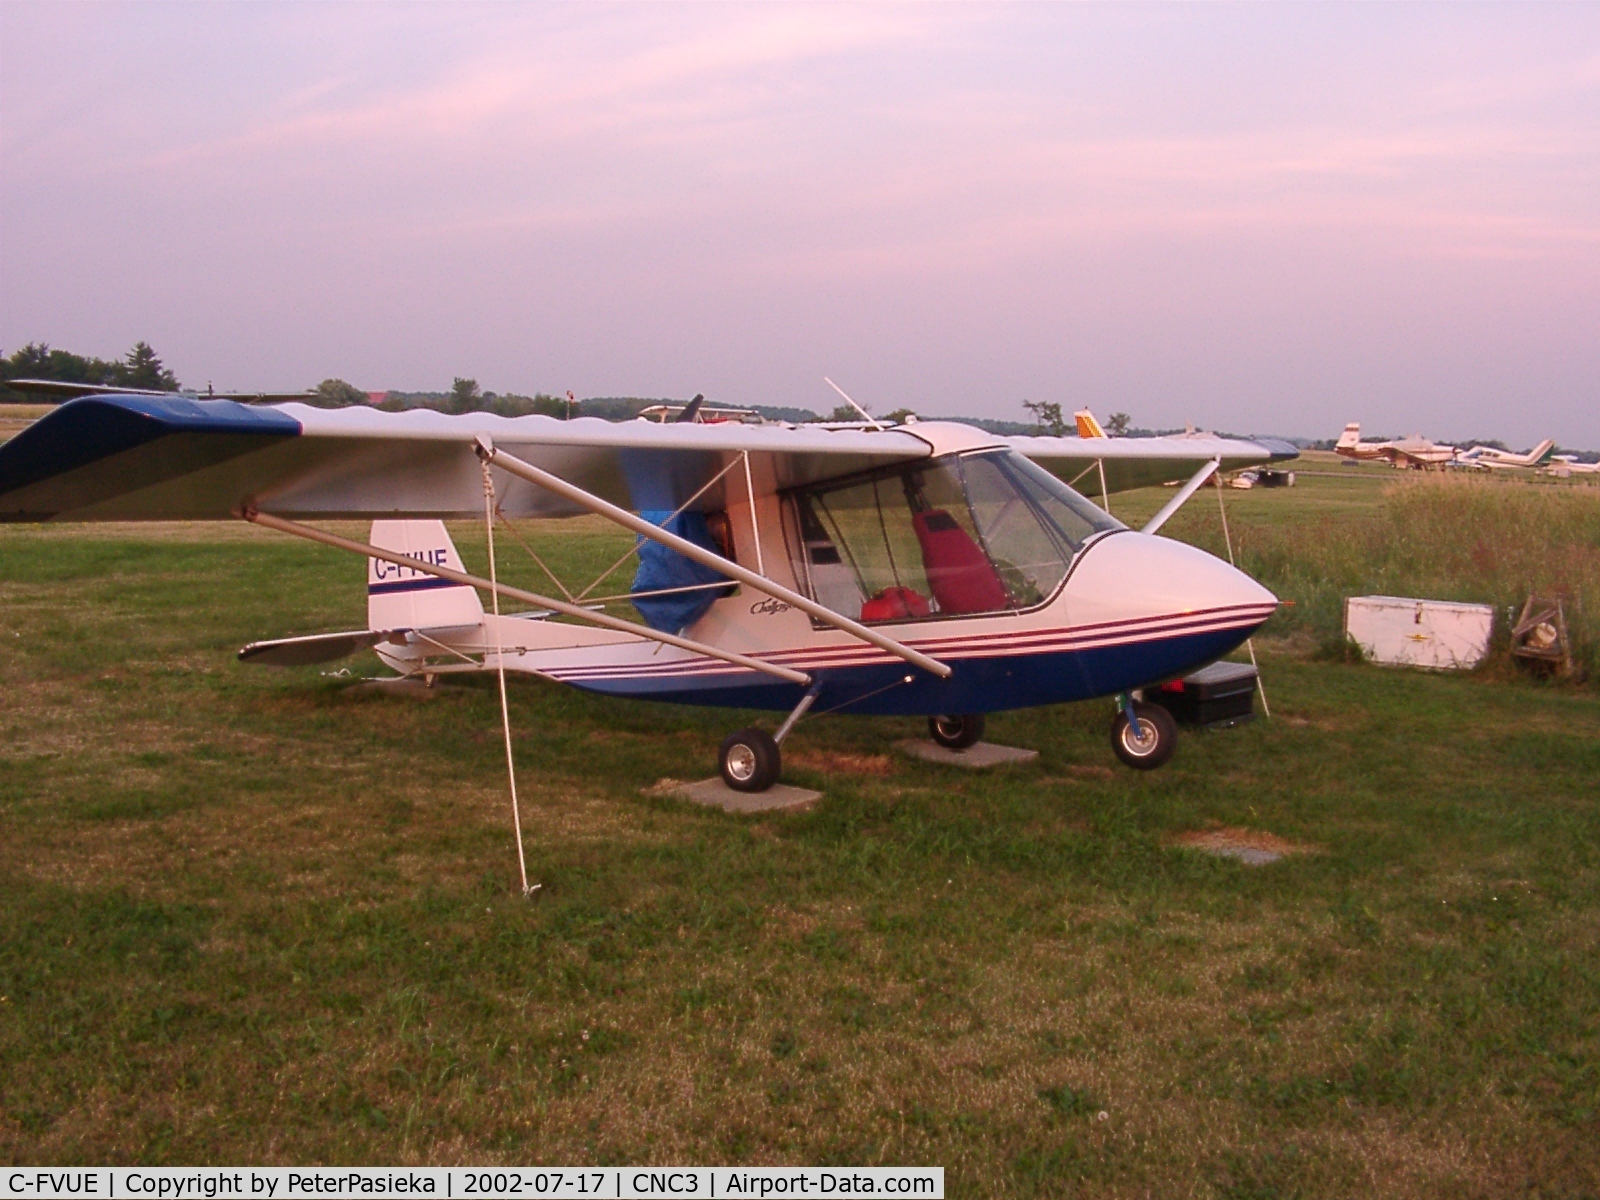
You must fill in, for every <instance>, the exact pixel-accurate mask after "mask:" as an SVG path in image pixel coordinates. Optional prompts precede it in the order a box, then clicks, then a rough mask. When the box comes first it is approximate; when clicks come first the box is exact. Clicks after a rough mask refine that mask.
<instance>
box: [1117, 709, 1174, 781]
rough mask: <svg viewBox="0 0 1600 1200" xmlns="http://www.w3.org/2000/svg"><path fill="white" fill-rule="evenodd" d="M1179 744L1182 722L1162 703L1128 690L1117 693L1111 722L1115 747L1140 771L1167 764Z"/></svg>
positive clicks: (1125, 760)
mask: <svg viewBox="0 0 1600 1200" xmlns="http://www.w3.org/2000/svg"><path fill="white" fill-rule="evenodd" d="M1177 748H1178V725H1177V722H1176V721H1174V720H1173V719H1172V714H1171V713H1169V712H1168V711H1167V710H1166V709H1164V708H1162V707H1161V705H1159V704H1146V703H1144V702H1143V701H1136V700H1134V698H1133V697H1132V696H1130V695H1128V694H1127V693H1126V692H1124V693H1123V694H1122V695H1120V696H1118V697H1117V715H1116V717H1114V718H1113V719H1112V722H1111V749H1112V750H1114V751H1115V752H1116V755H1117V757H1118V758H1120V759H1121V760H1122V761H1123V762H1124V763H1125V764H1127V765H1128V766H1130V767H1132V768H1133V769H1134V770H1136V771H1154V770H1155V769H1156V768H1157V767H1160V766H1164V765H1165V764H1166V762H1167V761H1168V760H1169V759H1170V758H1171V757H1172V754H1173V751H1175V750H1177Z"/></svg>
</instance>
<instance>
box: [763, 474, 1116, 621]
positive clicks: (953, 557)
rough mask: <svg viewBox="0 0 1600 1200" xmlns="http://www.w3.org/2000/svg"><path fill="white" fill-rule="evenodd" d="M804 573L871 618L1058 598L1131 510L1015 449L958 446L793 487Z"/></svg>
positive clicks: (825, 597) (989, 609)
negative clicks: (1111, 511) (1107, 503)
mask: <svg viewBox="0 0 1600 1200" xmlns="http://www.w3.org/2000/svg"><path fill="white" fill-rule="evenodd" d="M793 499H794V516H795V518H796V519H797V521H798V526H799V528H798V538H796V539H795V540H796V542H797V543H798V546H797V549H798V552H799V556H800V559H801V561H800V562H799V563H798V564H797V566H798V567H799V568H800V572H799V573H800V577H801V578H802V579H805V580H807V581H808V583H809V585H810V589H811V594H812V596H813V597H814V598H815V599H816V600H817V601H818V602H819V603H821V604H825V605H827V606H828V607H829V608H831V609H833V610H834V611H835V612H839V613H843V614H844V615H846V616H851V617H858V618H859V619H860V620H862V621H868V622H871V621H907V620H918V619H922V618H928V617H941V616H959V615H966V614H972V613H998V612H1007V611H1015V610H1018V609H1024V608H1031V607H1033V606H1034V605H1036V604H1041V603H1043V602H1044V601H1045V600H1048V599H1049V598H1050V597H1051V596H1052V595H1053V594H1054V593H1055V590H1056V589H1057V588H1058V587H1059V586H1060V584H1061V581H1062V580H1063V579H1065V578H1066V574H1067V568H1068V566H1069V565H1070V564H1071V562H1072V559H1073V558H1074V556H1075V555H1076V554H1077V553H1078V551H1079V550H1081V549H1082V548H1083V545H1084V543H1085V542H1087V541H1088V540H1089V538H1091V537H1092V536H1094V535H1095V534H1096V533H1100V532H1103V531H1105V530H1110V529H1122V528H1123V525H1122V524H1121V522H1119V521H1117V520H1115V519H1114V518H1112V517H1111V516H1110V515H1108V514H1107V513H1105V512H1103V511H1102V510H1101V509H1099V508H1098V507H1096V506H1095V505H1093V504H1091V503H1090V502H1089V501H1088V500H1085V499H1084V498H1083V497H1082V496H1080V495H1078V494H1077V493H1076V492H1074V491H1073V490H1072V489H1071V488H1069V487H1068V486H1067V485H1066V484H1064V483H1062V482H1061V481H1060V480H1058V479H1056V477H1055V476H1053V475H1051V474H1050V473H1049V472H1048V471H1045V470H1044V469H1043V468H1041V467H1038V466H1036V465H1035V464H1033V463H1032V462H1030V461H1029V460H1028V459H1026V458H1024V457H1023V456H1022V455H1020V454H1017V453H1016V452H1015V451H1011V450H996V451H983V452H979V453H976V454H966V455H951V456H947V457H945V458H940V459H935V460H934V461H932V462H923V463H917V464H914V465H911V466H904V467H895V468H892V469H889V470H885V471H879V472H875V473H874V474H872V475H870V476H862V477H857V478H856V479H853V480H847V481H844V482H842V483H838V484H832V485H824V486H822V487H817V488H811V489H808V490H806V491H803V492H799V493H796V494H795V495H794V498H793Z"/></svg>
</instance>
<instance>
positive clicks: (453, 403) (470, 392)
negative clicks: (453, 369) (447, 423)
mask: <svg viewBox="0 0 1600 1200" xmlns="http://www.w3.org/2000/svg"><path fill="white" fill-rule="evenodd" d="M483 407H484V399H483V393H482V392H480V391H479V390H478V381H477V380H476V379H463V378H461V376H459V375H457V376H456V380H455V382H454V383H453V384H451V385H450V411H451V412H453V413H469V412H477V411H479V410H480V409H482V408H483Z"/></svg>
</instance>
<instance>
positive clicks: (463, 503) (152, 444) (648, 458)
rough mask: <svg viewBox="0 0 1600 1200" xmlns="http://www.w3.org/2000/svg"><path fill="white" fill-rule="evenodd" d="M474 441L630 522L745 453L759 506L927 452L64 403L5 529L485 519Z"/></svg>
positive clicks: (19, 465) (35, 434)
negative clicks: (770, 492)
mask: <svg viewBox="0 0 1600 1200" xmlns="http://www.w3.org/2000/svg"><path fill="white" fill-rule="evenodd" d="M479 435H487V436H488V437H490V438H492V439H493V440H494V443H495V445H496V446H498V447H501V448H503V449H505V450H507V451H508V452H510V453H511V454H513V455H515V456H516V457H518V458H520V459H523V460H524V461H526V462H530V463H532V464H534V465H535V466H538V467H541V468H543V469H545V470H547V471H549V472H551V473H553V474H555V475H558V476H560V477H561V478H562V479H566V480H568V481H570V482H572V483H575V484H577V485H578V486H579V487H581V488H583V489H584V490H586V491H588V492H590V493H592V494H593V495H596V496H599V497H601V498H602V499H605V500H609V501H611V502H612V503H614V504H618V505H620V506H622V507H625V508H628V509H630V510H632V511H635V512H637V511H641V510H646V509H669V510H670V509H674V508H677V507H679V506H680V505H682V504H684V503H685V502H687V501H688V500H689V499H690V498H691V497H693V496H694V494H695V493H696V492H697V491H699V490H700V489H701V488H703V487H705V486H706V485H707V484H708V483H710V482H711V481H712V480H713V479H715V478H716V476H717V474H718V473H719V472H720V471H722V470H723V469H724V468H725V467H726V466H727V465H728V464H729V462H730V461H732V460H733V458H734V456H735V455H737V454H739V453H740V452H741V451H748V452H749V454H750V466H751V472H752V476H753V478H754V480H755V484H756V487H757V489H758V490H765V489H770V488H773V487H778V488H785V487H793V486H796V485H799V484H803V483H808V482H811V481H813V480H816V479H824V478H832V477H835V476H838V475H845V474H849V473H851V472H852V471H857V470H865V469H868V468H872V467H877V466H883V465H887V464H889V463H892V462H902V461H909V460H913V459H918V458H926V457H928V456H929V455H930V454H931V453H932V447H931V446H930V445H929V444H928V442H927V441H925V440H923V439H921V438H917V437H913V436H911V435H910V434H908V433H903V432H900V431H896V430H891V431H888V432H883V433H876V432H874V433H867V432H861V431H854V430H839V431H829V430H823V429H814V428H808V427H805V426H798V427H791V426H783V425H739V424H733V423H726V424H708V425H705V424H667V425H662V424H658V423H656V422H653V421H640V420H635V421H622V422H611V421H602V420H599V419H597V418H594V417H580V418H578V419H577V420H572V421H562V420H558V419H556V418H554V417H543V416H529V417H499V416H495V415H493V414H492V413H469V414H464V415H460V416H451V415H446V414H444V413H438V412H432V411H429V410H424V409H413V410H411V411H409V412H402V413H386V412H380V411H378V410H376V409H370V408H339V409H320V408H311V407H308V406H306V405H303V404H283V405H271V406H261V405H245V404H239V403H236V402H234V401H230V400H200V399H191V398H188V397H182V396H172V395H170V394H167V395H162V396H148V395H138V394H131V393H130V394H118V395H100V396H92V397H85V398H82V399H78V400H72V401H69V402H68V403H66V404H63V405H61V406H60V407H59V408H57V409H56V410H55V411H54V412H53V413H50V414H49V415H48V416H45V417H43V418H41V419H40V420H38V421H36V422H34V423H33V424H32V425H31V426H29V427H28V428H27V429H25V430H23V432H22V433H20V434H18V435H17V436H16V437H14V438H12V439H11V440H10V441H8V442H5V443H4V444H0V521H13V522H14V521H128V520H222V519H226V518H229V517H232V516H237V515H238V514H239V513H240V512H241V511H242V510H243V509H244V508H245V507H246V506H249V505H255V506H257V507H259V508H262V509H265V510H267V511H269V512H273V513H276V514H278V515H280V516H285V517H300V518H314V517H353V518H368V519H377V518H384V517H439V518H447V517H472V516H482V514H483V479H482V474H481V469H480V466H479V463H478V459H477V457H476V455H475V454H474V451H473V440H474V438H475V437H477V436H479ZM743 474H744V473H743V471H731V472H729V473H728V474H727V475H726V476H725V477H724V478H723V479H722V481H721V482H719V483H717V484H716V485H715V486H714V487H713V488H712V489H711V490H709V491H708V492H707V493H706V496H705V499H704V502H703V503H704V506H705V507H707V508H717V507H721V506H722V505H723V504H725V501H724V500H723V499H722V496H723V493H724V489H727V488H735V489H738V490H740V491H742V490H743V488H744V484H745V481H744V478H743ZM495 490H496V496H497V498H498V500H499V502H500V506H501V509H502V511H504V512H505V513H506V515H508V516H512V517H526V516H551V517H554V516H570V515H574V514H575V513H577V512H579V511H582V510H579V509H577V508H575V507H573V506H571V505H570V503H569V502H567V501H565V500H562V499H560V498H558V497H556V496H555V495H553V494H552V493H550V492H548V491H545V490H544V489H542V488H538V487H535V486H534V485H532V484H529V483H526V482H524V481H522V480H520V479H517V478H515V477H513V476H509V475H505V474H503V473H501V472H499V471H496V473H495Z"/></svg>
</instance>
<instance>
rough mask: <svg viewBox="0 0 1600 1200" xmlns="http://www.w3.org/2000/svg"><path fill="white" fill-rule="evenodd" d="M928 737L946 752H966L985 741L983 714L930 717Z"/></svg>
mask: <svg viewBox="0 0 1600 1200" xmlns="http://www.w3.org/2000/svg"><path fill="white" fill-rule="evenodd" d="M928 736H929V737H931V738H933V740H934V741H936V742H938V743H939V745H941V746H943V747H944V748H945V749H946V750H965V749H966V748H967V747H968V746H976V745H977V744H978V743H979V742H980V741H981V740H982V739H983V714H982V713H966V714H965V715H963V716H959V717H929V718H928Z"/></svg>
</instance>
